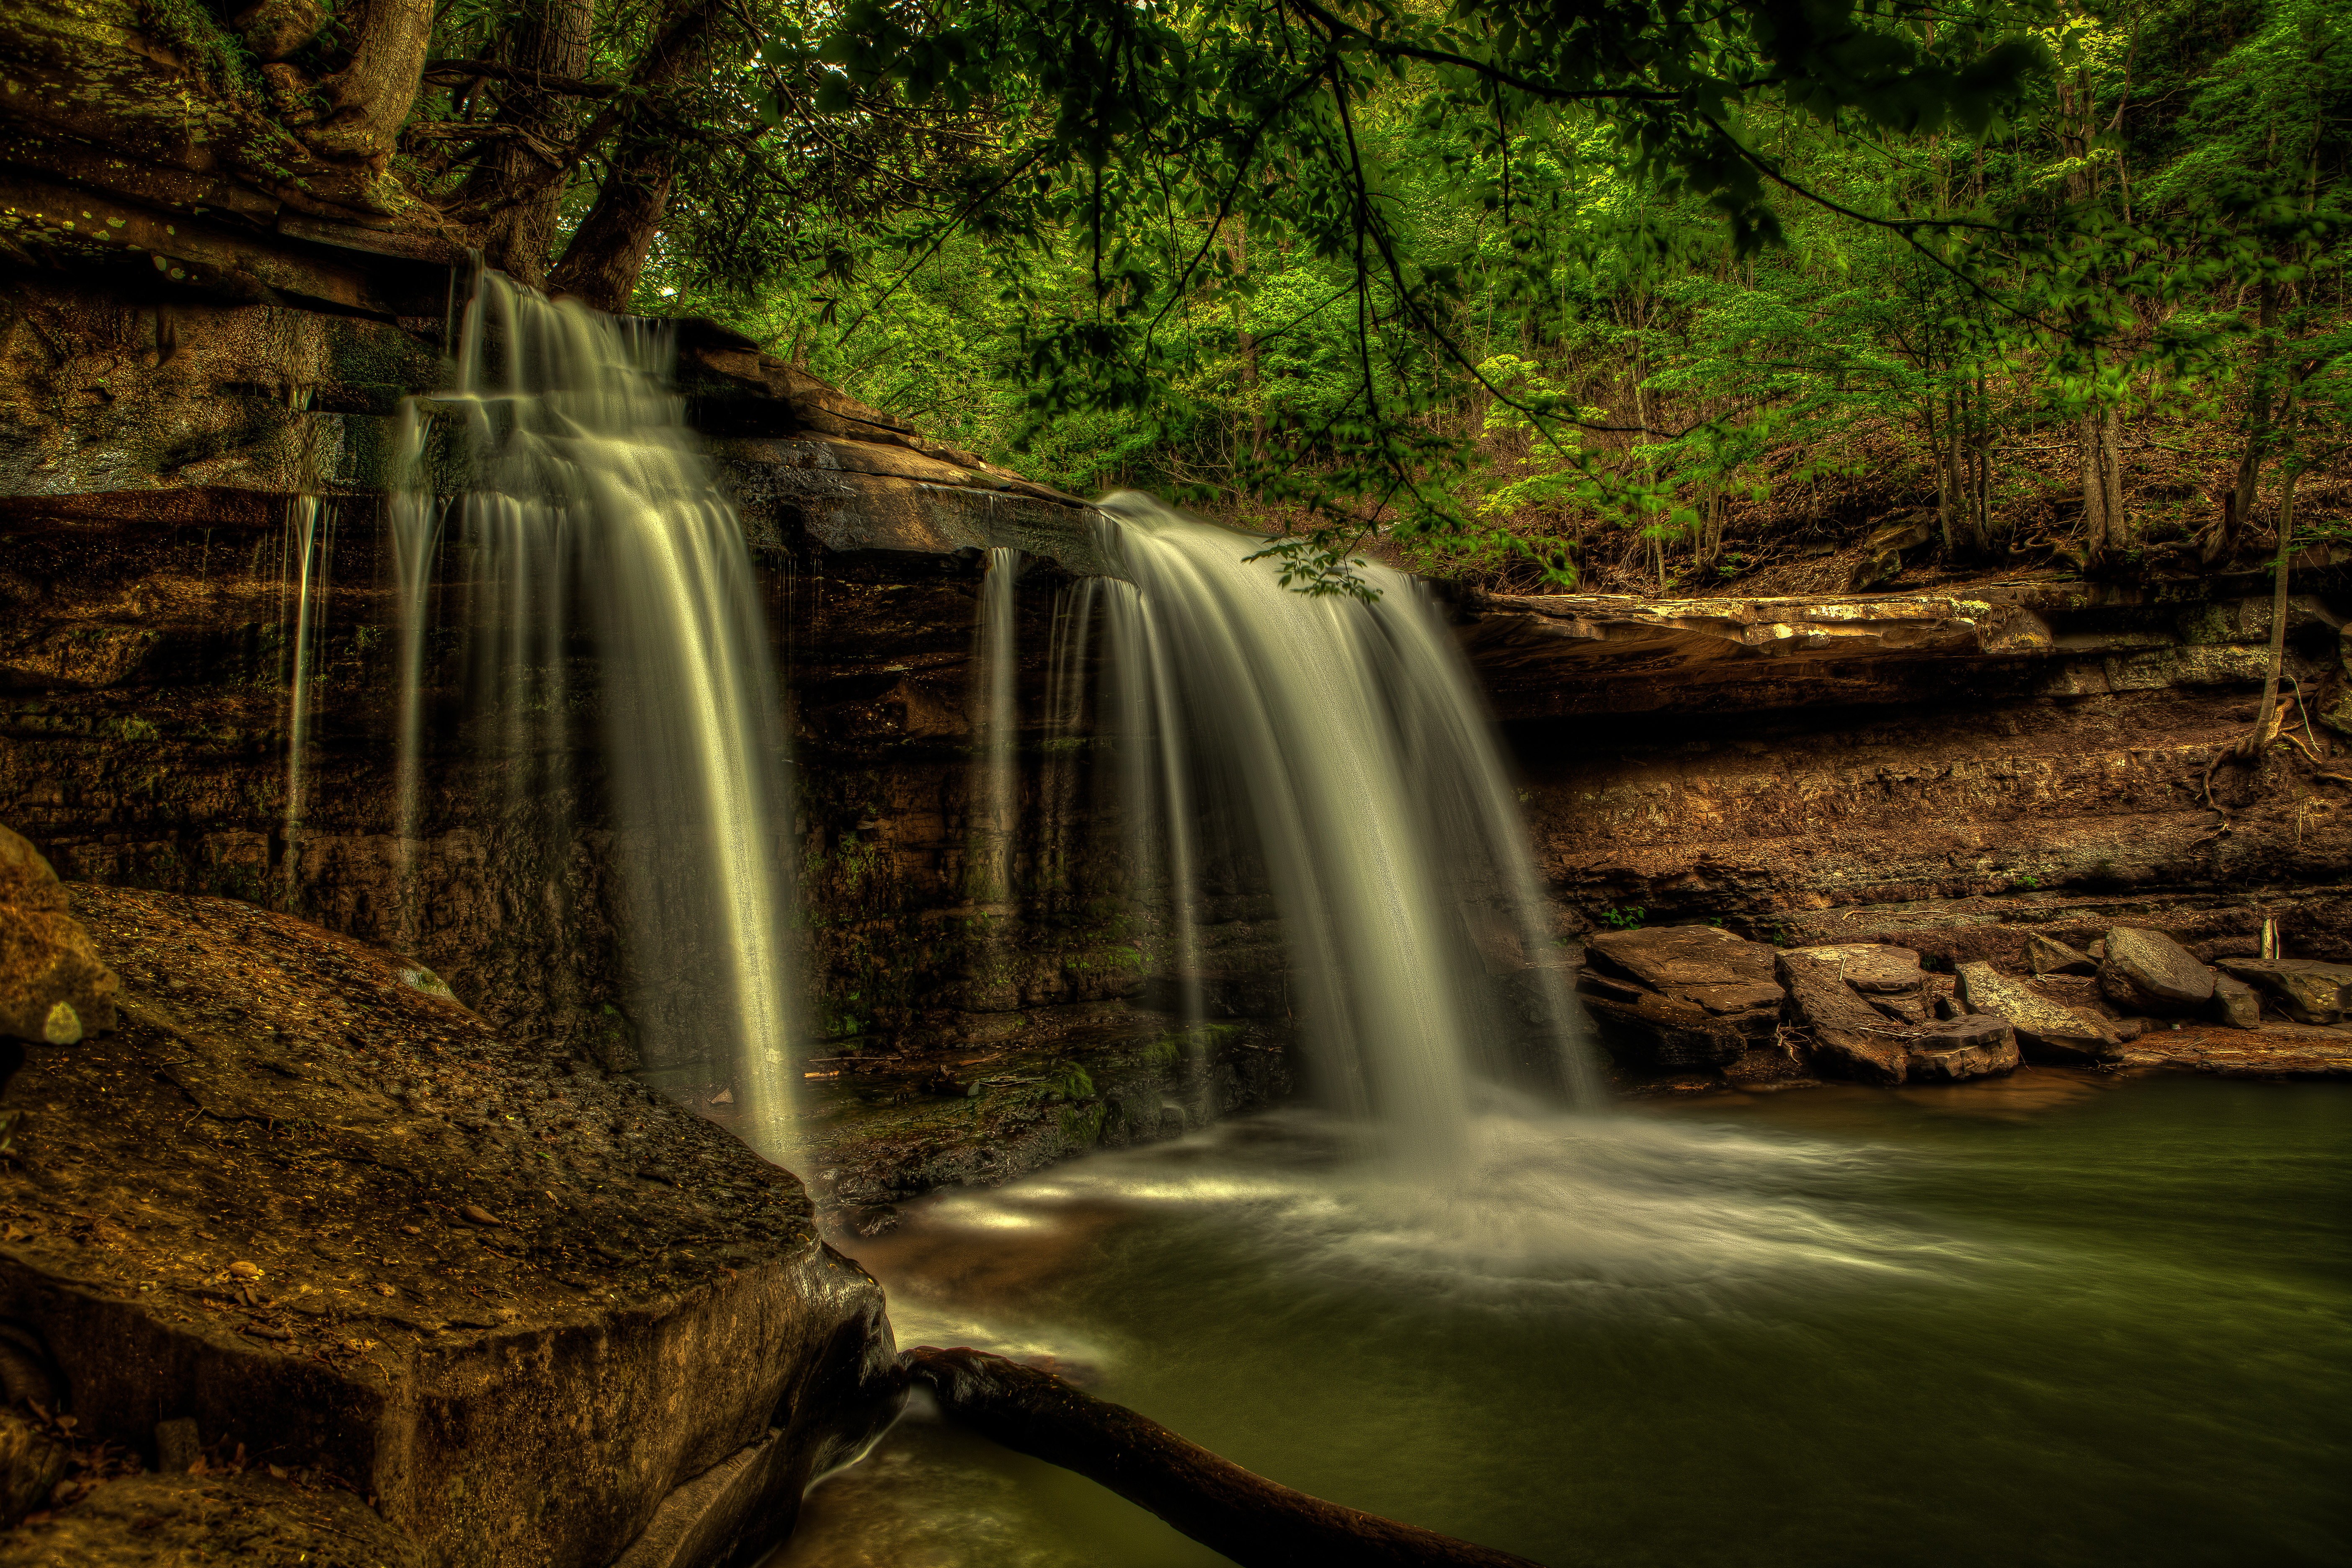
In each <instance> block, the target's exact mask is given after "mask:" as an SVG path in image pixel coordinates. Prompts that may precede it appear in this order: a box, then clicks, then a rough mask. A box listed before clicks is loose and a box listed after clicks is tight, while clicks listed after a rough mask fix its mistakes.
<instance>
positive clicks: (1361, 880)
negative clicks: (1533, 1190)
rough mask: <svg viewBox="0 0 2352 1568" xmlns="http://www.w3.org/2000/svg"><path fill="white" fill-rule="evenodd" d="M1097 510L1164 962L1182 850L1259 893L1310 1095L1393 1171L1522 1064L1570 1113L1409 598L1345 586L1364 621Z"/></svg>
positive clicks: (1194, 874)
mask: <svg viewBox="0 0 2352 1568" xmlns="http://www.w3.org/2000/svg"><path fill="white" fill-rule="evenodd" d="M1102 510H1103V513H1104V515H1105V517H1106V519H1107V520H1108V527H1109V530H1110V532H1111V538H1110V539H1109V540H1108V545H1109V547H1110V548H1111V550H1112V551H1113V552H1115V554H1116V556H1117V558H1118V560H1119V561H1120V562H1121V563H1122V564H1123V566H1124V568H1125V571H1126V574H1127V575H1128V577H1129V579H1130V580H1131V581H1132V582H1133V583H1134V584H1136V586H1137V589H1138V590H1139V592H1138V593H1137V594H1136V595H1132V596H1129V595H1114V596H1113V597H1112V599H1111V601H1110V603H1111V606H1112V616H1111V630H1110V637H1109V640H1110V645H1111V649H1112V658H1113V660H1114V662H1115V663H1116V664H1117V665H1118V666H1119V667H1120V668H1119V673H1118V676H1117V677H1116V679H1118V681H1119V682H1120V683H1122V684H1123V685H1124V686H1125V687H1126V688H1127V689H1128V692H1129V695H1128V697H1127V699H1126V701H1125V702H1124V703H1123V704H1122V706H1123V707H1126V708H1128V709H1129V710H1130V711H1132V710H1138V709H1141V710H1148V711H1150V713H1152V714H1153V715H1154V716H1155V718H1156V723H1155V726H1154V727H1155V728H1156V730H1157V733H1158V738H1159V747H1158V750H1159V752H1160V773H1161V774H1162V778H1163V781H1164V782H1163V784H1162V788H1163V790H1164V792H1165V798H1164V810H1165V812H1166V820H1167V822H1168V825H1169V842H1170V858H1171V865H1170V868H1169V871H1170V880H1171V885H1172V886H1173V887H1174V889H1175V890H1174V901H1175V903H1176V916H1177V924H1178V939H1179V940H1178V943H1177V946H1178V950H1179V963H1180V964H1181V963H1184V962H1186V961H1187V960H1188V959H1189V958H1190V956H1191V955H1192V952H1194V950H1195V939H1194V938H1193V937H1192V934H1191V931H1192V925H1193V921H1194V919H1195V907H1196V906H1197V905H1198V904H1199V903H1200V901H1201V900H1200V895H1199V893H1198V892H1197V891H1194V890H1192V889H1191V887H1190V884H1192V883H1193V882H1195V881H1196V879H1199V878H1200V876H1201V875H1202V872H1201V869H1200V868H1199V866H1198V864H1197V862H1198V860H1199V859H1200V858H1202V857H1201V854H1200V851H1201V850H1202V849H1206V848H1208V847H1211V845H1212V844H1213V843H1221V844H1224V845H1226V846H1227V847H1231V848H1233V849H1234V850H1236V851H1238V852H1241V853H1245V854H1246V855H1248V856H1249V857H1252V858H1254V859H1255V861H1256V862H1257V863H1259V864H1261V865H1262V867H1263V874H1264V879H1265V882H1266V884H1268V885H1269V886H1270V887H1271V889H1272V890H1273V893H1274V895H1275V900H1276V905H1277V907H1278V908H1279V910H1280V913H1281V919H1282V925H1283V929H1284V933H1285V939H1286V944H1287V946H1288V948H1289V952H1290V961H1291V973H1292V994H1293V995H1294V996H1295V997H1296V998H1297V1010H1298V1013H1299V1015H1300V1018H1301V1021H1302V1023H1303V1024H1304V1025H1305V1026H1306V1029H1307V1035H1308V1043H1309V1049H1310V1051H1311V1053H1312V1059H1313V1061H1314V1063H1315V1066H1316V1072H1317V1076H1318V1079H1321V1080H1322V1087H1323V1091H1324V1093H1325V1095H1326V1096H1327V1097H1328V1098H1329V1099H1331V1100H1333V1101H1334V1102H1335V1104H1336V1108H1337V1109H1339V1110H1341V1111H1342V1112H1343V1113H1346V1114H1349V1115H1352V1116H1354V1117H1357V1118H1361V1119H1370V1120H1374V1121H1378V1122H1379V1123H1380V1124H1381V1126H1383V1127H1384V1128H1385V1129H1387V1130H1388V1132H1389V1135H1390V1136H1391V1138H1393V1140H1394V1141H1395V1145H1396V1149H1397V1152H1399V1153H1400V1154H1402V1155H1403V1156H1404V1157H1405V1158H1406V1159H1407V1160H1408V1161H1410V1162H1411V1163H1413V1164H1415V1165H1418V1166H1420V1167H1422V1168H1423V1169H1426V1170H1430V1171H1433V1172H1436V1171H1444V1170H1450V1169H1454V1168H1455V1167H1456V1166H1457V1165H1458V1163H1459V1161H1460V1160H1461V1158H1462V1157H1463V1154H1464V1152H1465V1148H1466V1145H1467V1130H1468V1123H1469V1120H1470V1112H1471V1102H1472V1097H1473V1094H1474V1089H1475V1084H1476V1083H1477V1082H1478V1081H1479V1080H1482V1079H1502V1078H1504V1077H1505V1076H1506V1075H1507V1073H1509V1072H1510V1070H1511V1069H1512V1068H1514V1067H1515V1066H1518V1065H1520V1064H1523V1063H1525V1062H1526V1061H1527V1059H1528V1057H1530V1056H1531V1055H1532V1056H1536V1057H1539V1058H1544V1062H1543V1065H1544V1066H1546V1067H1547V1068H1549V1070H1551V1071H1553V1072H1556V1073H1557V1074H1559V1075H1560V1076H1561V1077H1563V1078H1565V1079H1566V1081H1567V1084H1568V1087H1569V1089H1570V1094H1571V1096H1572V1097H1574V1098H1576V1099H1578V1100H1582V1101H1586V1102H1590V1101H1591V1100H1592V1099H1593V1098H1594V1097H1595V1089H1594V1086H1593V1085H1592V1084H1591V1081H1590V1075H1591V1068H1590V1067H1589V1065H1588V1064H1587V1060H1586V1056H1585V1053H1584V1051H1583V1049H1582V1047H1581V1043H1580V1038H1579V1036H1580V1032H1581V1031H1580V1024H1579V1022H1578V1020H1579V1017H1580V1015H1579V1014H1578V1013H1577V1011H1576V1010H1575V1007H1574V1004H1573V1002H1572V1001H1571V999H1570V996H1569V994H1568V991H1567V986H1566V984H1565V980H1564V975H1563V971H1562V968H1561V966H1560V964H1559V962H1558V960H1557V959H1556V957H1555V956H1554V952H1555V948H1554V944H1553V942H1552V939H1551V933H1550V930H1549V921H1548V920H1547V919H1546V916H1545V911H1544V908H1543V905H1542V902H1541V900H1540V899H1539V898H1538V894H1537V890H1536V886H1535V879H1534V876H1533V873H1532V871H1531V870H1530V868H1529V859H1530V858H1529V855H1528V841H1527V832H1526V827H1525V825H1524V824H1523V823H1522V821H1521V820H1520V817H1519V814H1518V811H1517V803H1516V802H1515V801H1514V799H1513V798H1512V794H1511V790H1510V787H1509V784H1508V783H1507V779H1506V777H1505V774H1504V772H1503V766H1502V760H1501V757H1500V755H1499V753H1498V752H1497V751H1496V745H1495V742H1494V740H1493V738H1492V736H1491V735H1489V733H1488V732H1487V728H1486V719H1485V715H1484V713H1483V711H1482V709H1481V706H1480V704H1479V701H1478V698H1477V695H1476V693H1475V690H1474V689H1473V688H1472V686H1471V684H1470V680H1469V673H1468V668H1467V667H1466V665H1465V662H1464V660H1463V658H1462V656H1461V653H1460V652H1459V650H1458V649H1457V648H1456V647H1454V642H1453V639H1452V638H1451V637H1449V636H1448V635H1447V633H1446V631H1445V628H1444V626H1443V624H1442V623H1441V622H1440V620H1439V618H1438V616H1437V615H1436V614H1435V612H1434V610H1433V607H1432V606H1431V605H1430V603H1429V600H1428V598H1427V595H1426V593H1425V591H1424V590H1423V588H1422V586H1421V585H1420V584H1417V583H1415V582H1414V581H1413V580H1412V578H1410V577H1407V576H1405V575H1403V574H1400V573H1396V572H1391V571H1388V570H1385V569H1383V568H1381V567H1377V566H1367V567H1365V568H1364V569H1363V570H1364V573H1365V575H1366V576H1367V577H1368V578H1369V579H1370V583H1371V584H1372V586H1374V587H1375V588H1376V589H1378V590H1379V595H1380V597H1379V599H1378V600H1377V602H1375V603H1371V604H1365V603H1363V602H1362V601H1360V600H1357V599H1352V598H1343V597H1313V598H1310V597H1307V596H1304V595H1298V594H1295V593H1292V592H1291V591H1289V590H1288V589H1286V588H1285V587H1284V586H1283V585H1282V584H1281V582H1280V580H1279V578H1278V576H1277V574H1276V572H1275V571H1273V570H1272V569H1271V568H1269V567H1268V566H1267V565H1265V563H1252V562H1250V561H1249V560H1248V559H1247V557H1248V556H1250V555H1251V554H1252V553H1253V552H1255V551H1256V550H1257V549H1258V548H1259V547H1260V546H1261V544H1262V543H1263V541H1261V540H1258V539H1256V538H1255V537H1253V536H1250V535H1247V534H1243V533H1239V532H1235V531H1232V530H1230V529H1224V528H1219V527H1216V526H1214V525H1212V524H1209V523H1205V522H1202V521H1198V520H1195V519H1192V518H1187V517H1184V516H1181V515H1180V514H1178V513H1176V512H1173V511H1171V510H1168V509H1167V508H1165V507H1163V506H1161V505H1160V504H1159V503H1158V502H1157V501H1154V500H1151V499H1150V498H1149V497H1146V496H1139V495H1133V494H1122V495H1116V496H1113V497H1111V498H1109V499H1108V500H1106V501H1104V502H1103V503H1102ZM1188 788H1197V789H1199V790H1200V792H1201V796H1200V805H1199V809H1198V813H1197V816H1196V812H1195V810H1194V808H1193V807H1192V805H1190V804H1189V803H1188V801H1187V799H1186V796H1185V793H1184V792H1185V791H1186V790H1187V789H1188ZM1195 820H1205V821H1210V822H1213V823H1214V824H1215V825H1216V826H1215V829H1214V831H1213V833H1211V832H1203V833H1202V834H1200V835H1199V836H1198V837H1195V835H1194V832H1193V829H1192V823H1193V822H1194V821H1195Z"/></svg>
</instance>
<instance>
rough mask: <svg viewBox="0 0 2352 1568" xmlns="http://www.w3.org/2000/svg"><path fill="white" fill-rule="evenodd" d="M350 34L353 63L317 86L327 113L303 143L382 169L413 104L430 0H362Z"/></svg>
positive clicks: (429, 26) (429, 29)
mask: <svg viewBox="0 0 2352 1568" xmlns="http://www.w3.org/2000/svg"><path fill="white" fill-rule="evenodd" d="M355 33H356V37H355V39H354V47H353V48H352V63H351V64H350V65H349V66H347V67H345V68H343V69H342V70H341V71H338V72H337V73H336V74H334V75H333V76H331V77H329V78H327V79H325V80H324V81H322V82H320V84H319V87H320V91H321V92H322V93H323V94H324V95H325V97H326V100H327V103H328V112H327V116H326V119H325V121H324V122H323V123H322V124H321V125H320V127H319V128H318V129H317V130H315V131H312V132H309V133H308V134H307V135H306V137H305V140H306V141H307V142H309V144H310V148H311V150H312V151H314V152H316V153H319V155H320V156H321V157H325V158H340V159H349V160H351V161H352V162H354V163H368V164H371V165H373V167H376V168H379V169H381V168H383V165H384V164H385V163H387V162H389V161H390V159H391V157H392V150H393V144H394V141H395V140H396V139H397V138H398V137H399V135H400V128H401V127H402V126H404V125H405V124H407V123H408V113H409V110H412V109H414V108H415V106H416V89H417V87H418V84H419V83H420V82H421V81H422V79H423V78H424V75H425V47H426V46H427V45H428V44H429V43H430V42H431V41H432V37H433V0H367V4H366V5H365V6H364V7H363V8H362V10H361V12H360V19H359V26H358V27H357V28H356V29H355Z"/></svg>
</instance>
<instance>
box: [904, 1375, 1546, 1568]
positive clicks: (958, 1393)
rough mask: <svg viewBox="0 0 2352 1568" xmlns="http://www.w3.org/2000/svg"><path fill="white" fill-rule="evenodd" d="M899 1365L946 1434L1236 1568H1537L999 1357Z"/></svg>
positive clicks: (1523, 1559)
mask: <svg viewBox="0 0 2352 1568" xmlns="http://www.w3.org/2000/svg"><path fill="white" fill-rule="evenodd" d="M904 1359H905V1362H906V1365H907V1369H908V1372H910V1373H912V1374H913V1375H914V1376H915V1378H916V1379H917V1380H918V1381H919V1382H921V1383H923V1384H926V1385H928V1386H929V1388H930V1390H931V1392H932V1393H933V1394H936V1395H937V1396H938V1398H939V1402H940V1408H941V1409H942V1410H944V1411H945V1412H946V1413H947V1414H948V1415H949V1416H950V1418H951V1419H953V1420H954V1421H955V1422H956V1423H957V1424H958V1425H960V1426H965V1427H968V1428H970V1429H971V1430H972V1431H974V1432H977V1433H979V1434H980V1435H981V1436H983V1437H986V1438H988V1439H990V1440H991V1441H992V1442H996V1443H1001V1444H1003V1446H1004V1447H1008V1448H1012V1449H1014V1450H1016V1451H1018V1452H1020V1453H1024V1454H1028V1455H1031V1456H1033V1457H1034V1458H1040V1459H1044V1460H1045V1461H1046V1462H1047V1463H1048V1464H1054V1465H1059V1466H1061V1467H1062V1468H1064V1469H1068V1470H1076V1472H1077V1473H1078V1474H1080V1475H1082V1476H1085V1477H1087V1479H1089V1480H1093V1481H1097V1482H1099V1483H1101V1484H1102V1485H1103V1486H1106V1487H1108V1488H1109V1489H1111V1490H1112V1491H1115V1492H1117V1493H1118V1495H1119V1496H1121V1497H1123V1498H1125V1499H1127V1500H1129V1502H1132V1503H1135V1504H1137V1505H1139V1506H1140V1507H1142V1508H1145V1509H1149V1510H1150V1511H1151V1512H1153V1513H1155V1514H1157V1515H1159V1516H1160V1518H1161V1519H1163V1520H1166V1521H1168V1522H1169V1523H1170V1524H1172V1525H1174V1526H1175V1527H1176V1528H1177V1529H1178V1530H1181V1531H1183V1532H1184V1533H1185V1534H1186V1535H1189V1536H1191V1537H1192V1539H1193V1540H1195V1541H1197V1542H1201V1543H1202V1545H1203V1546H1207V1547H1210V1548H1212V1549H1213V1550H1215V1551H1218V1552H1223V1553H1224V1554H1225V1555H1226V1556H1228V1557H1230V1558H1232V1559H1233V1560H1234V1562H1235V1563H1240V1564H1242V1568H1537V1565H1536V1564H1535V1563H1530V1562H1528V1560H1527V1559H1526V1558H1524V1557H1514V1556H1512V1555H1511V1554H1510V1553H1509V1552H1496V1551H1495V1550H1494V1549H1492V1548H1491V1547H1486V1546H1475V1545H1473V1544H1472V1543H1470V1542H1466V1541H1457V1540H1455V1539H1454V1538H1453V1537H1452V1536H1448V1535H1439V1534H1437V1533H1435V1532H1434V1531H1427V1530H1423V1529H1420V1528H1418V1527H1417V1526H1414V1525H1410V1524H1400V1523H1398V1522H1397V1521H1394V1520H1391V1519H1382V1518H1381V1517H1379V1516H1378V1515H1377V1514H1370V1513H1359V1512H1358V1511H1357V1510H1354V1509H1351V1508H1342V1507H1340V1506H1339V1504H1337V1503H1329V1502H1325V1501H1324V1500H1322V1499H1320V1498H1312V1497H1308V1496H1307V1494H1306V1493H1305V1492H1301V1491H1294V1490H1292V1489H1290V1488H1288V1487H1286V1486H1282V1485H1280V1484H1278V1483H1276V1482H1274V1481H1270V1480H1267V1479H1265V1477H1263V1476H1259V1475H1255V1474H1253V1473H1252V1472H1250V1471H1248V1470H1245V1469H1244V1468H1241V1467H1240V1466H1239V1465H1236V1464H1234V1463H1233V1462H1232V1461H1231V1460H1228V1459H1221V1458H1218V1457H1217V1456H1216V1455H1214V1454H1212V1453H1211V1452H1209V1450H1207V1449H1206V1448H1203V1447H1201V1446H1200V1445H1199V1444H1197V1443H1188V1442H1186V1441H1185V1440H1184V1439H1183V1438H1181V1437H1180V1436H1177V1435H1176V1434H1175V1433H1173V1432H1171V1431H1170V1430H1168V1428H1167V1427H1165V1426H1160V1424H1159V1423H1158V1422H1156V1421H1152V1420H1149V1419H1147V1418H1146V1417H1144V1416H1141V1415H1137V1414H1136V1413H1135V1412H1134V1411H1132V1410H1129V1409H1128V1408H1127V1407H1126V1406H1125V1405H1113V1404H1111V1403H1110V1402H1109V1401H1108V1400H1102V1399H1097V1398H1094V1397H1093V1396H1092V1395H1090V1394H1081V1393H1079V1392H1078V1391H1077V1390H1076V1389H1075V1388H1073V1387H1071V1386H1070V1385H1069V1384H1066V1383H1064V1382H1063V1381H1062V1380H1061V1379H1060V1378H1058V1377H1055V1376H1054V1375H1053V1374H1052V1373H1044V1372H1040V1371H1038V1370H1037V1369H1035V1368H1034V1367H1027V1366H1023V1365H1021V1364H1020V1363H1017V1362H1011V1361H1007V1360H1005V1359H1004V1358H1003V1356H994V1355H990V1354H988V1353H987V1352H983V1351H975V1350H939V1349H935V1348H933V1347H930V1346H928V1345H927V1346H925V1347H923V1348H921V1349H919V1350H912V1351H908V1352H907V1353H906V1356H905V1358H904Z"/></svg>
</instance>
